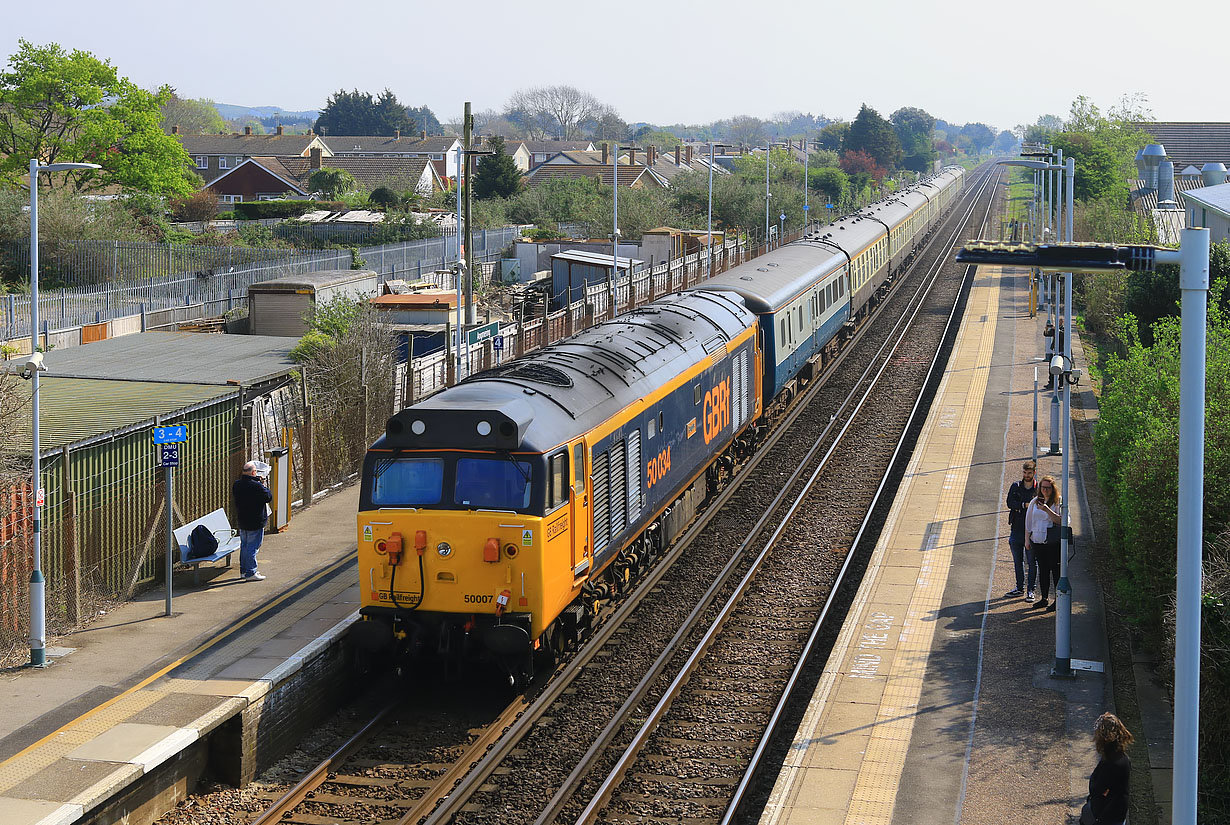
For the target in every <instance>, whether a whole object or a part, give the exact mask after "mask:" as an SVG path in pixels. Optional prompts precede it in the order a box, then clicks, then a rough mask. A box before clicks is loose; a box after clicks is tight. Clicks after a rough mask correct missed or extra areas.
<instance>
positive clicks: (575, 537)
mask: <svg viewBox="0 0 1230 825" xmlns="http://www.w3.org/2000/svg"><path fill="white" fill-rule="evenodd" d="M589 521H590V514H589V495H588V494H587V493H586V490H585V444H584V443H582V442H578V443H576V444H573V445H572V573H573V575H574V576H581V575H584V574H585V573H587V572H588V571H589V568H590V565H592V564H593V556H592V554H591V553H590V541H589Z"/></svg>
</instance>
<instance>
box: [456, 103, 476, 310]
mask: <svg viewBox="0 0 1230 825" xmlns="http://www.w3.org/2000/svg"><path fill="white" fill-rule="evenodd" d="M461 123H462V126H461V135H462V137H461V140H462V153H461V158H462V167H461V168H463V169H465V185H466V199H465V214H464V216H463V220H464V221H465V225H466V236H465V237H466V254H465V256H464V257H465V259H466V296H465V298H466V300H465V303H466V323H467V324H475V323H477V322H478V313H477V312H476V311H475V308H474V267H475V266H476V265H477V264H476V262H475V260H474V229H473V228H472V227H471V225H470V140H471V139H472V137H473V131H474V116H473V115H471V114H470V101H468V100H467V101H466V107H465V115H464V117H463V118H462V121H461ZM458 177H461V174H460V172H459V173H458ZM460 185H461V184H460V181H459V182H458V186H460Z"/></svg>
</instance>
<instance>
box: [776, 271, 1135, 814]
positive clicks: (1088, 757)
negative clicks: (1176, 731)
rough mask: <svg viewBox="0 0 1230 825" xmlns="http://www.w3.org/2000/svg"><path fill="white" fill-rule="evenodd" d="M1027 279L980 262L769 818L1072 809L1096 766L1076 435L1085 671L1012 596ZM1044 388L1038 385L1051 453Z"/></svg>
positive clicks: (1080, 656)
mask: <svg viewBox="0 0 1230 825" xmlns="http://www.w3.org/2000/svg"><path fill="white" fill-rule="evenodd" d="M1028 284H1029V279H1028V273H1027V270H1024V269H1012V268H1002V269H1001V268H999V267H980V268H979V269H978V271H977V273H976V276H975V281H974V284H973V286H972V289H971V292H970V296H969V301H968V305H967V307H966V311H965V316H964V319H963V322H962V326H961V329H960V331H959V333H958V337H957V340H956V343H955V347H954V351H953V353H952V356H951V358H950V361H949V363H948V368H947V370H946V373H945V375H944V377H943V380H942V382H941V384H940V387H939V389H938V391H937V395H936V398H935V400H934V401H933V403H932V405H931V408H930V412H929V414H928V416H927V420H926V422H925V425H924V428H923V430H922V432H921V434H920V436H919V441H918V444H917V446H916V448H915V451H914V454H913V457H912V459H911V461H910V464H909V466H908V468H907V470H906V473H905V476H904V478H903V480H902V482H901V485H900V487H899V489H898V491H897V495H896V498H895V499H894V502H893V506H892V508H891V510H890V513H889V515H888V518H887V521H886V523H885V526H884V528H883V531H882V533H881V536H880V538H879V541H878V543H877V546H876V547H875V549H874V551H873V554H872V556H871V559H870V563H869V565H868V568H867V572H866V574H865V576H864V579H863V582H862V585H861V586H860V589H859V591H858V594H857V596H856V598H855V601H854V603H853V605H852V607H851V610H850V614H849V616H848V618H847V621H846V625H845V627H844V628H843V629H842V633H841V635H840V637H839V638H838V640H837V643H836V646H835V647H834V649H833V652H832V654H831V655H830V657H829V660H828V664H827V665H826V667H825V670H824V672H823V675H822V676H821V678H820V680H819V682H818V683H817V686H816V689H815V692H814V695H813V697H812V700H811V703H810V705H809V707H808V709H807V711H806V713H805V716H804V718H803V721H802V723H801V725H800V727H799V730H798V731H797V733H796V737H795V740H794V743H793V745H792V747H791V748H790V750H789V752H788V754H787V757H786V760H785V763H784V765H783V768H782V771H781V773H780V774H779V775H778V779H777V782H776V785H775V787H774V789H773V791H772V794H771V797H770V800H769V804H768V806H767V807H766V809H765V811H764V813H763V815H762V818H761V823H762V825H796V823H809V825H830V823H831V824H833V825H836V823H858V825H889V823H898V824H899V823H936V824H937V825H938V824H939V823H944V825H951V823H953V822H960V823H963V824H968V823H988V825H989V824H990V823H995V824H996V825H1003V823H1028V825H1036V824H1037V823H1066V822H1075V821H1076V816H1077V814H1078V813H1079V810H1080V806H1081V805H1082V804H1083V802H1084V798H1085V795H1086V794H1087V793H1088V776H1089V773H1090V772H1091V771H1092V770H1093V768H1094V766H1095V765H1096V764H1097V754H1096V752H1095V750H1094V748H1093V743H1092V730H1093V723H1094V720H1095V719H1096V718H1097V717H1098V716H1099V715H1100V714H1101V713H1103V712H1104V711H1107V710H1110V711H1113V710H1114V707H1113V694H1112V691H1111V683H1110V673H1109V662H1108V648H1107V644H1108V643H1107V637H1106V632H1105V627H1104V622H1103V615H1102V604H1101V601H1100V591H1099V590H1098V588H1097V587H1096V585H1095V582H1094V580H1093V576H1092V573H1091V570H1090V567H1089V560H1088V554H1087V552H1086V550H1087V547H1088V538H1089V537H1090V536H1091V535H1092V533H1091V529H1092V528H1091V523H1090V519H1089V511H1088V506H1087V504H1086V502H1085V497H1084V489H1083V486H1082V483H1081V474H1080V470H1079V468H1080V466H1081V465H1080V462H1081V459H1082V457H1081V456H1079V455H1076V454H1075V441H1076V440H1075V437H1074V438H1073V450H1074V454H1073V455H1071V456H1070V457H1069V459H1070V461H1071V462H1072V464H1071V466H1072V482H1071V483H1070V486H1069V504H1070V508H1071V509H1070V512H1071V523H1072V528H1073V533H1074V536H1075V541H1074V545H1075V553H1074V555H1071V556H1070V561H1069V568H1068V570H1069V578H1070V581H1071V585H1072V591H1073V599H1072V645H1071V651H1072V654H1071V655H1072V656H1073V660H1072V661H1073V665H1074V668H1080V669H1079V670H1076V675H1075V676H1074V677H1073V678H1053V677H1052V676H1051V668H1052V666H1053V664H1054V656H1055V624H1056V622H1055V618H1056V613H1053V612H1049V613H1048V612H1044V611H1043V610H1041V609H1037V608H1035V607H1034V604H1033V603H1029V602H1027V601H1026V600H1025V599H1024V598H1023V597H1019V596H1018V597H1006V596H1005V595H1004V594H1005V593H1007V592H1008V591H1010V590H1012V589H1013V588H1014V587H1015V584H1016V582H1015V576H1014V574H1013V572H1012V557H1011V553H1010V551H1009V548H1008V533H1009V527H1008V519H1007V510H1006V507H1005V504H1004V501H1005V497H1006V496H1007V491H1008V487H1009V486H1010V485H1011V484H1012V482H1013V481H1016V480H1018V479H1019V478H1020V477H1021V465H1022V464H1023V462H1024V461H1026V460H1028V459H1029V458H1031V455H1032V451H1033V387H1034V367H1035V366H1037V367H1039V368H1040V374H1041V375H1042V376H1043V378H1045V372H1044V369H1045V365H1044V363H1043V362H1042V361H1041V360H1040V358H1039V356H1041V355H1042V351H1043V343H1044V340H1043V338H1042V327H1043V326H1044V324H1045V318H1044V317H1042V316H1039V317H1038V318H1030V317H1029V303H1028V302H1029V295H1028ZM1085 374H1086V375H1087V374H1088V371H1087V370H1086V373H1085ZM1048 402H1049V395H1043V396H1040V404H1039V410H1040V411H1039V419H1040V420H1039V425H1038V431H1039V439H1040V441H1041V444H1040V449H1041V450H1042V451H1045V448H1046V447H1047V446H1048V442H1049V407H1048ZM1061 460H1062V459H1060V458H1059V457H1041V456H1040V457H1039V460H1038V477H1039V478H1041V477H1042V476H1044V475H1052V476H1055V478H1056V480H1057V484H1058V481H1059V478H1060V471H1061ZM1089 461H1090V462H1091V461H1092V459H1091V457H1090V459H1089ZM1051 598H1052V600H1053V598H1054V593H1053V592H1052V594H1051Z"/></svg>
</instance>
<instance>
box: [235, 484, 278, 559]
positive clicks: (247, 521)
mask: <svg viewBox="0 0 1230 825" xmlns="http://www.w3.org/2000/svg"><path fill="white" fill-rule="evenodd" d="M231 495H233V496H234V498H235V519H236V523H237V525H238V527H239V575H240V576H241V577H242V579H243V580H244V581H246V582H259V581H264V580H265V577H264V575H263V574H262V573H261V572H260V571H259V570H257V569H256V551H257V550H259V549H260V547H261V542H262V541H263V540H264V538H265V522H266V520H267V519H268V518H269V514H268V513H267V512H266V510H265V505H267V504H268V503H269V502H271V501H273V493H271V492H269V488H268V487H266V486H265V481H264V479H262V478H261V477H260V476H258V475H257V474H256V462H253V461H249V462H248V463H247V464H244V465H243V475H241V476H240V477H239V478H237V479H235V484H234V485H233V486H232V487H231Z"/></svg>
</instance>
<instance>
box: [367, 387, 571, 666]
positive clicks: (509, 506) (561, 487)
mask: <svg viewBox="0 0 1230 825" xmlns="http://www.w3.org/2000/svg"><path fill="white" fill-rule="evenodd" d="M454 403H456V399H454ZM510 406H511V407H512V409H511V410H505V411H500V410H485V411H475V410H473V409H457V408H456V407H449V408H444V409H441V408H436V409H432V408H429V407H413V408H410V409H407V410H405V411H403V412H402V413H399V414H398V416H395V417H394V418H393V419H391V420H390V422H389V427H388V430H387V431H386V433H385V435H384V437H382V438H381V439H380V440H379V441H377V442H376V444H374V445H373V446H372V447H371V449H370V450H369V451H368V454H367V457H366V459H365V461H364V467H363V473H362V489H361V491H360V505H359V514H358V575H359V582H360V588H361V590H362V596H361V608H360V613H361V614H362V615H363V617H364V619H365V621H363V622H360V623H359V625H358V626H357V627H356V629H355V631H354V634H353V636H354V638H355V640H356V642H357V643H358V644H359V645H360V646H361V647H362V648H363V649H366V650H369V651H373V652H380V651H388V652H393V653H395V654H398V655H404V654H410V655H411V656H412V657H414V658H420V657H423V656H424V655H426V656H432V655H439V656H440V657H442V658H443V659H445V660H446V661H457V660H460V659H465V658H468V657H471V656H474V655H476V654H495V655H496V658H498V659H501V660H503V661H504V663H505V664H506V665H507V666H508V667H509V670H510V673H512V674H513V675H514V676H517V675H520V673H522V672H528V671H529V667H528V656H529V655H530V653H531V651H532V650H533V649H535V648H536V647H537V646H538V644H539V640H540V639H541V637H542V636H543V634H544V632H545V631H546V629H547V627H548V626H549V625H550V623H551V622H552V621H553V620H554V619H555V618H556V617H557V616H558V615H559V613H560V611H561V610H563V608H564V607H565V606H566V605H567V604H568V603H569V602H570V601H572V599H573V598H574V597H575V595H576V588H575V587H574V576H573V573H572V571H573V564H572V557H573V553H574V548H573V545H572V538H573V536H574V534H575V533H576V532H577V531H575V530H574V529H573V525H572V518H573V512H572V507H571V495H570V493H571V492H572V491H571V488H570V487H569V486H568V485H567V484H566V482H565V483H564V484H560V483H552V482H558V479H555V477H554V475H558V474H559V473H558V468H557V467H555V466H554V465H555V464H556V463H558V462H553V461H552V458H553V457H554V455H553V453H554V452H558V453H565V452H566V451H567V447H562V448H561V449H560V450H556V451H552V450H547V451H538V450H525V449H520V448H521V447H523V446H524V445H523V444H522V438H521V435H522V432H523V431H524V429H525V427H526V426H527V424H528V422H529V420H531V419H532V411H531V409H530V407H529V405H526V404H523V403H520V402H519V401H518V402H515V403H513V404H512V405H510ZM510 412H511V414H509V413H510ZM480 445H483V446H486V447H487V449H479V447H480Z"/></svg>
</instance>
